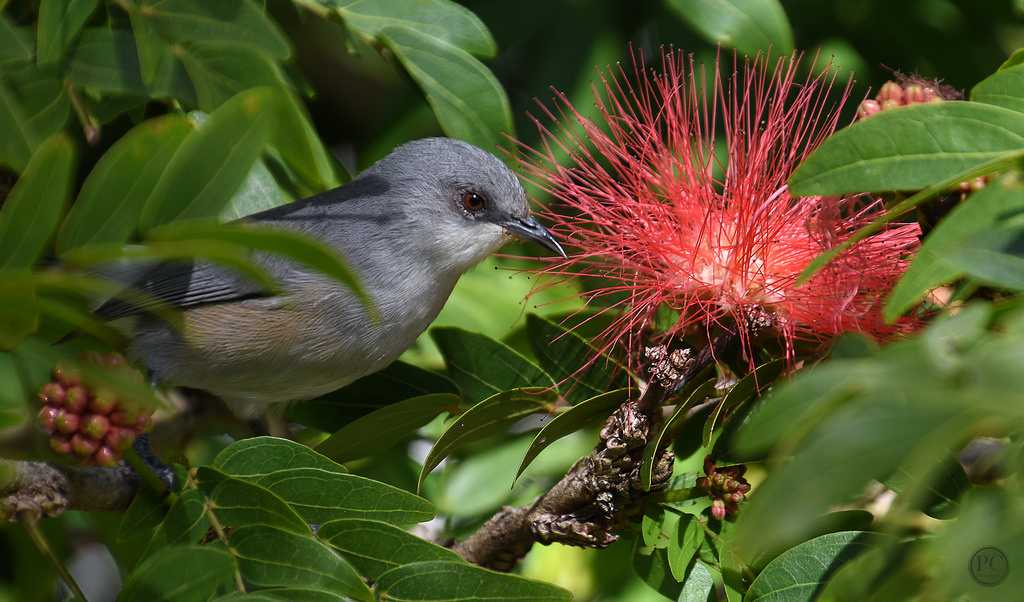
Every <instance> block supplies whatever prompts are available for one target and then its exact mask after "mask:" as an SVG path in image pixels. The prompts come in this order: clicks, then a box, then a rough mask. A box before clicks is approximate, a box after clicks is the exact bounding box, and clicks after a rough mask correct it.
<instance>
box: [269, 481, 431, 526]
mask: <svg viewBox="0 0 1024 602" xmlns="http://www.w3.org/2000/svg"><path fill="white" fill-rule="evenodd" d="M257 483H258V484H259V485H261V486H263V487H266V488H267V489H269V490H270V491H272V492H274V493H275V494H277V495H278V496H280V497H281V498H282V499H283V500H284V501H286V502H288V504H289V505H290V506H291V507H292V508H293V509H294V510H295V511H296V512H298V513H299V515H300V516H302V518H303V519H305V520H306V521H307V522H310V523H318V524H320V523H325V522H327V521H330V520H335V519H339V518H364V519H368V520H382V521H385V522H387V523H390V524H393V525H415V524H416V523H421V522H423V521H428V520H430V519H432V518H434V508H433V506H431V505H430V502H428V501H427V500H425V499H423V498H421V497H418V496H415V495H413V494H411V493H409V492H407V491H405V490H403V489H399V488H397V487H393V486H391V485H388V484H386V483H381V482H380V481H374V480H373V479H368V478H366V477H360V476H356V475H351V474H339V473H336V472H328V471H325V470H321V469H317V468H291V469H288V470H279V471H277V472H272V473H270V474H268V475H265V476H262V477H260V478H259V480H258V481H257Z"/></svg>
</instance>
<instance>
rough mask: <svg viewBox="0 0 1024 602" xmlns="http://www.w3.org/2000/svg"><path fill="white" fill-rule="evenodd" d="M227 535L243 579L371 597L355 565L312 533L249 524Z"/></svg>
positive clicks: (277, 585)
mask: <svg viewBox="0 0 1024 602" xmlns="http://www.w3.org/2000/svg"><path fill="white" fill-rule="evenodd" d="M228 539H229V541H230V544H231V550H232V552H233V553H234V555H235V557H236V558H237V559H238V568H239V570H240V571H241V573H242V577H243V579H244V580H245V582H246V583H250V584H252V585H254V586H256V588H264V587H298V588H313V589H323V590H326V591H329V592H334V593H338V594H345V595H348V596H351V597H352V598H355V599H356V600H366V601H369V600H370V599H371V598H372V596H371V595H370V590H369V588H367V587H366V584H365V583H363V580H362V579H360V578H359V575H358V574H357V573H356V571H355V569H353V568H352V565H350V564H349V563H348V562H346V561H345V559H344V558H342V557H341V555H339V554H338V553H337V552H335V551H334V550H332V549H331V548H329V547H328V546H326V545H324V544H322V543H320V542H319V541H317V540H316V539H313V538H312V537H307V536H302V535H296V534H295V533H291V532H288V531H283V530H281V529H276V528H274V527H268V526H265V525H249V526H244V527H239V528H237V529H235V530H234V531H232V532H231V535H230V537H229V538H228Z"/></svg>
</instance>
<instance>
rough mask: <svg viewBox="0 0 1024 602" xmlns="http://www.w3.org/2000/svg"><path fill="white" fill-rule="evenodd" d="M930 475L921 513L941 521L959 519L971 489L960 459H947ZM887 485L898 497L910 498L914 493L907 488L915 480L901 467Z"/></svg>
mask: <svg viewBox="0 0 1024 602" xmlns="http://www.w3.org/2000/svg"><path fill="white" fill-rule="evenodd" d="M928 476H929V477H930V478H929V479H928V482H927V483H926V485H925V486H926V487H927V489H926V491H925V495H924V499H922V500H921V504H920V506H919V507H920V509H921V511H922V512H924V513H925V514H927V515H928V516H930V517H932V518H937V519H942V520H947V519H951V518H954V517H956V515H957V514H958V513H959V512H960V498H961V497H962V496H963V494H964V493H965V492H966V491H967V490H968V489H970V488H971V482H970V481H968V480H967V473H966V472H964V467H963V466H962V465H961V464H960V462H959V459H958V458H957V457H955V456H954V455H949V456H947V457H946V458H945V459H944V460H942V462H941V463H939V464H938V468H937V469H936V470H935V472H934V474H929V475H928ZM884 482H885V485H886V486H887V487H889V488H890V489H892V490H893V491H895V492H896V493H897V494H900V495H903V494H908V497H909V494H910V493H911V491H908V489H910V488H911V487H913V486H914V485H915V483H914V479H913V477H912V476H911V475H910V474H908V473H907V472H906V470H904V469H902V468H901V469H900V470H897V471H896V472H895V473H894V474H893V475H892V476H891V477H890V478H888V479H886V480H885V481H884ZM905 499H906V498H905Z"/></svg>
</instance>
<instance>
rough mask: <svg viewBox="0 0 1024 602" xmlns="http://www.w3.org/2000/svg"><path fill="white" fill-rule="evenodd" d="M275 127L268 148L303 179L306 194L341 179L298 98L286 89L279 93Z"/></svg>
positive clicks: (330, 186) (326, 187)
mask: <svg viewBox="0 0 1024 602" xmlns="http://www.w3.org/2000/svg"><path fill="white" fill-rule="evenodd" d="M279 101H280V104H279V106H278V111H279V112H278V119H277V127H276V128H275V129H274V132H273V133H272V134H271V136H270V148H271V150H272V151H274V152H276V153H277V154H278V155H279V156H280V157H281V160H282V161H283V162H284V164H285V165H287V166H288V167H289V168H290V169H291V170H292V171H293V172H295V173H296V174H298V176H299V177H300V178H301V179H302V181H303V182H304V183H305V186H306V190H307V192H308V193H309V194H315V193H319V192H323V191H325V190H328V189H330V188H335V187H337V186H339V185H340V184H341V182H342V179H341V178H340V177H339V175H338V173H337V171H336V170H335V168H334V160H333V159H332V158H331V155H330V153H329V152H328V151H327V149H326V148H325V147H324V144H323V142H322V141H321V140H320V135H319V134H317V131H316V129H314V128H313V124H312V122H311V120H310V117H309V115H308V114H307V113H306V109H305V107H304V106H303V104H302V101H301V100H299V98H298V97H297V96H296V95H295V94H294V93H293V92H292V91H290V90H283V91H282V93H281V94H280V96H279Z"/></svg>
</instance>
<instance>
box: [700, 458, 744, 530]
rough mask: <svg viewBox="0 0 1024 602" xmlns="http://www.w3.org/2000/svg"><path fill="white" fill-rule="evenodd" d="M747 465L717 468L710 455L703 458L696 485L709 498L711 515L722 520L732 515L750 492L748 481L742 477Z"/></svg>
mask: <svg viewBox="0 0 1024 602" xmlns="http://www.w3.org/2000/svg"><path fill="white" fill-rule="evenodd" d="M746 472H747V467H746V466H744V465H742V464H737V465H736V466H726V467H723V468H718V467H717V466H715V462H714V461H713V460H712V459H711V457H710V456H708V457H707V458H704V474H706V475H707V476H704V477H700V478H699V479H697V486H698V487H700V488H701V489H703V490H704V491H706V492H707V493H708V496H709V497H710V498H711V516H712V517H714V518H715V519H716V520H722V519H724V518H725V517H727V516H733V515H734V514H736V512H737V511H738V510H739V504H740V502H742V501H743V500H744V499H746V496H747V493H749V492H750V483H748V482H747V480H746V479H744V478H743V475H744V473H746Z"/></svg>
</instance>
